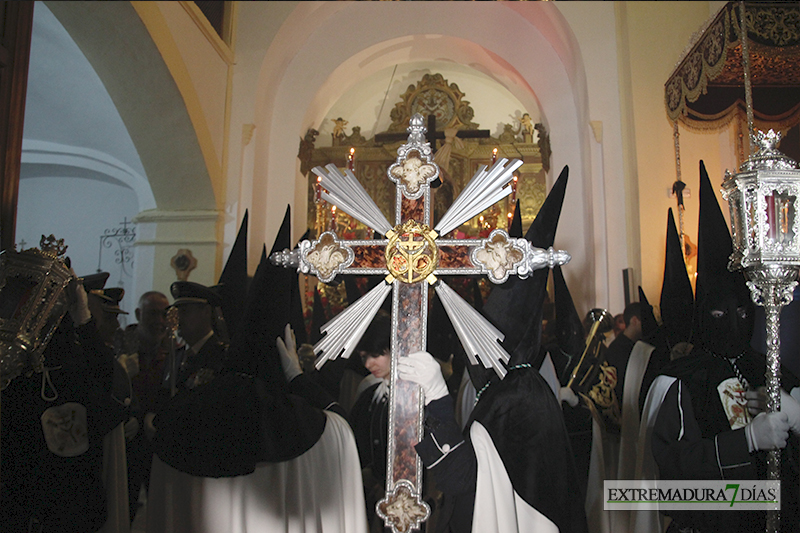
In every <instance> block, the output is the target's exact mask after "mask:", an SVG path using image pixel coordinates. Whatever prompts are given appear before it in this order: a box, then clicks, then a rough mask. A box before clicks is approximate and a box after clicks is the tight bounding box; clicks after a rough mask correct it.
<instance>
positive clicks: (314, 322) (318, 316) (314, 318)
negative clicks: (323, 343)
mask: <svg viewBox="0 0 800 533" xmlns="http://www.w3.org/2000/svg"><path fill="white" fill-rule="evenodd" d="M327 321H328V319H327V317H326V316H325V307H323V305H322V297H321V296H320V295H319V289H318V288H317V287H314V308H313V314H312V315H311V335H310V337H309V340H310V342H311V344H316V343H318V342H319V341H320V340H321V339H322V332H321V331H320V328H322V326H324V325H325V323H326V322H327Z"/></svg>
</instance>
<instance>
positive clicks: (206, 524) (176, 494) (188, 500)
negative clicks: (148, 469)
mask: <svg viewBox="0 0 800 533" xmlns="http://www.w3.org/2000/svg"><path fill="white" fill-rule="evenodd" d="M325 414H326V415H327V416H328V420H327V423H326V424H325V431H324V432H323V434H322V436H321V437H320V439H319V441H317V443H316V444H315V445H314V446H312V447H311V449H310V450H308V451H307V452H306V453H304V454H303V455H301V456H299V457H296V458H295V459H292V460H290V461H284V462H281V463H261V464H259V465H257V466H256V469H255V472H253V473H252V474H248V475H246V476H238V477H228V478H204V477H194V476H191V475H189V474H185V473H183V472H179V471H178V470H175V469H174V468H172V467H170V466H169V465H167V464H165V463H164V462H163V461H161V460H160V459H159V458H158V457H157V456H154V458H153V470H152V474H151V480H150V491H149V494H148V499H147V531H148V532H152V533H253V532H266V531H269V532H270V533H279V532H286V533H366V532H367V523H366V516H367V515H366V512H365V508H364V493H363V488H362V482H361V467H360V465H359V461H358V451H357V450H356V443H355V439H354V437H353V432H352V430H351V429H350V426H349V425H348V424H347V422H345V420H344V419H343V418H342V417H340V416H339V415H337V414H335V413H331V412H327V411H326V412H325Z"/></svg>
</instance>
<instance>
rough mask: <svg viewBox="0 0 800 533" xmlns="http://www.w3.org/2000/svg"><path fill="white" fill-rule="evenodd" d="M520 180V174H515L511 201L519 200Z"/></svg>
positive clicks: (512, 182) (512, 181)
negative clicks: (518, 184)
mask: <svg viewBox="0 0 800 533" xmlns="http://www.w3.org/2000/svg"><path fill="white" fill-rule="evenodd" d="M518 180H519V176H517V175H516V173H515V174H514V179H513V180H511V203H512V204H513V203H515V202H516V201H517V181H518Z"/></svg>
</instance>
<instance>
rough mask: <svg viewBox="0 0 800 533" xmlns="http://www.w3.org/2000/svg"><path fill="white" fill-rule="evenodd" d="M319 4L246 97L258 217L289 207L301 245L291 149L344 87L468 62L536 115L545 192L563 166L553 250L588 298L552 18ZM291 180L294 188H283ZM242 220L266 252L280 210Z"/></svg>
mask: <svg viewBox="0 0 800 533" xmlns="http://www.w3.org/2000/svg"><path fill="white" fill-rule="evenodd" d="M323 4H326V5H320V4H318V3H317V4H310V5H304V4H303V3H301V4H300V5H298V6H297V7H296V8H295V10H294V11H293V12H292V13H291V15H290V16H289V17H288V18H287V19H286V21H285V23H284V24H283V26H282V27H281V29H280V31H279V32H278V34H277V35H276V38H275V39H274V40H273V43H272V45H271V46H270V48H269V50H268V51H267V54H266V55H265V58H264V61H263V62H262V68H261V72H260V75H259V82H258V89H257V92H256V94H258V95H259V99H258V101H257V102H256V122H255V124H256V136H255V143H256V150H255V152H256V159H255V163H254V184H253V198H254V202H259V201H261V202H264V205H266V201H267V200H266V199H267V198H269V202H270V204H271V205H272V206H279V205H285V204H286V203H290V204H295V205H297V209H295V210H294V221H295V230H294V233H295V234H297V235H299V234H300V233H302V228H301V227H300V226H299V225H298V223H302V222H301V221H303V218H302V217H303V208H304V206H305V199H304V198H305V197H304V192H305V188H304V187H305V178H303V177H301V176H300V175H299V172H298V170H297V167H298V163H297V161H296V158H294V155H295V154H296V153H297V139H298V137H302V135H303V134H304V133H305V131H306V130H307V129H308V128H309V127H314V126H315V125H316V124H315V123H318V122H319V121H320V120H322V118H324V117H325V113H326V111H327V110H328V109H329V108H330V106H331V104H332V103H333V102H335V101H336V100H337V99H338V98H339V97H340V96H341V95H342V94H343V93H344V92H345V91H347V88H348V87H349V86H351V85H353V84H356V83H358V81H359V80H361V79H363V78H364V77H365V76H367V75H368V74H370V73H372V72H374V71H376V70H378V69H381V68H385V67H387V66H390V65H393V64H396V63H397V62H399V61H412V60H427V61H434V60H440V61H459V62H466V63H467V64H470V65H471V66H474V67H475V68H478V69H481V70H482V71H483V72H485V73H490V75H492V76H494V77H495V78H496V79H497V80H498V83H502V84H503V85H504V86H505V87H507V88H508V90H509V91H511V92H512V93H513V94H515V95H516V96H517V98H519V99H520V101H522V102H525V101H526V100H527V101H531V102H534V101H535V102H537V103H538V107H539V109H540V110H541V113H542V119H543V121H544V122H545V123H546V124H547V127H548V131H550V132H551V145H552V149H553V160H552V169H551V175H550V176H549V177H548V180H549V181H550V182H552V181H553V180H554V179H555V177H557V175H558V172H560V170H561V168H562V167H563V166H564V165H569V167H570V174H571V177H572V179H571V180H570V186H569V189H568V193H567V198H566V200H565V209H564V212H565V213H570V216H569V217H562V220H561V223H560V229H559V234H558V237H557V245H558V246H559V247H561V248H564V249H568V250H569V251H570V253H572V255H573V265H574V268H572V269H571V270H572V276H570V278H571V279H570V280H569V281H570V286H571V287H572V286H573V285H574V287H575V288H574V292H575V293H576V294H577V295H586V296H587V297H589V298H591V295H592V294H594V277H595V276H594V266H593V265H594V262H595V261H603V262H604V258H600V257H597V255H596V254H603V253H605V252H604V251H603V250H594V247H593V242H592V235H593V233H594V230H593V221H592V202H591V198H592V186H593V178H592V175H591V171H592V165H591V161H590V159H591V155H590V150H589V146H590V144H589V128H588V127H587V126H588V123H589V120H588V116H587V115H588V111H587V108H588V105H587V103H588V96H587V89H586V79H585V74H584V72H583V67H582V60H581V57H580V52H579V51H578V49H577V46H576V44H575V40H574V37H572V36H571V30H570V28H569V26H568V25H567V23H566V22H565V21H564V19H563V17H562V16H561V14H560V12H559V11H558V9H557V8H556V7H555V6H550V5H545V4H539V5H533V4H531V5H526V6H514V7H506V6H501V5H497V4H495V3H491V5H484V4H481V3H468V4H464V5H463V6H460V9H459V10H458V11H457V12H456V11H453V10H452V9H451V8H449V7H448V5H447V3H437V2H429V3H426V4H416V3H413V2H409V3H402V4H399V3H398V4H395V5H370V6H367V5H363V4H360V5H357V6H356V5H351V4H350V3H347V2H344V3H341V2H332V3H323ZM487 20H491V21H492V24H490V25H487V24H486V21H487ZM356 30H357V31H356ZM298 110H305V112H304V113H299V112H298ZM290 154H291V156H290ZM291 180H294V187H288V186H287V183H289V182H290V181H291ZM298 190H300V191H301V193H300V194H298V193H297V191H298ZM278 211H280V212H278ZM252 212H253V213H254V214H255V215H256V216H254V217H253V219H252V220H251V223H252V224H253V226H251V227H253V231H254V234H255V235H257V234H259V233H260V234H261V235H262V236H263V237H264V241H265V242H270V241H271V238H270V236H271V235H272V234H274V232H275V229H276V228H277V227H278V225H279V223H280V217H281V215H282V210H278V209H275V210H274V212H273V213H267V212H266V210H265V209H264V210H261V209H258V207H257V206H256V205H255V203H254V205H253V209H252ZM259 212H262V213H263V214H262V215H259ZM255 235H254V237H255ZM297 235H296V236H297ZM573 280H574V281H573Z"/></svg>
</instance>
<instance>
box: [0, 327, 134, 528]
mask: <svg viewBox="0 0 800 533" xmlns="http://www.w3.org/2000/svg"><path fill="white" fill-rule="evenodd" d="M67 320H69V318H68V319H67ZM113 365H114V358H113V354H112V352H111V350H110V349H109V348H108V347H106V346H105V345H104V344H103V343H102V341H101V340H100V338H99V336H98V334H97V328H96V326H95V323H94V321H93V320H92V321H90V322H89V323H87V324H85V325H83V326H79V327H77V328H74V330H73V328H72V327H70V326H69V325H62V326H61V327H60V329H59V330H58V331H57V333H56V334H55V335H54V337H53V339H52V340H51V342H50V344H49V346H48V347H47V349H46V350H45V366H46V367H47V368H48V369H49V370H48V372H47V374H48V375H49V379H50V381H51V382H52V386H50V385H47V386H46V387H45V391H44V396H45V397H47V398H49V399H48V400H45V399H44V398H43V397H42V396H43V394H42V379H43V375H42V374H38V373H33V374H32V375H30V376H26V375H22V376H19V377H18V378H16V379H15V380H14V381H12V382H11V383H10V384H9V385H8V387H7V388H6V389H5V390H4V391H3V392H2V430H1V434H2V439H3V440H2V447H1V448H0V450H1V451H2V458H0V463H2V487H0V531H3V532H6V531H7V532H9V533H18V532H20V531H22V532H25V531H28V527H29V524H30V523H31V522H32V523H33V524H38V526H39V527H41V531H42V532H52V533H62V532H64V531H81V532H92V531H97V530H98V529H100V528H101V527H102V526H103V524H104V523H105V522H106V519H107V510H106V491H105V488H104V486H103V479H102V470H103V437H104V436H105V435H106V433H108V432H109V431H111V430H112V429H114V428H115V427H117V426H118V425H119V424H120V422H123V421H125V420H126V419H127V417H128V407H127V406H126V405H125V404H123V403H121V402H119V401H117V400H115V399H114V398H113V395H112V384H113V374H114V367H113ZM65 404H78V405H80V406H83V407H84V408H85V409H86V434H85V438H86V439H88V449H86V450H85V451H83V452H82V453H79V454H77V455H75V456H73V457H65V456H63V455H60V454H58V453H56V452H54V451H52V450H51V449H50V448H49V447H48V445H47V442H46V440H45V433H44V429H43V423H44V422H43V420H42V415H43V414H45V413H46V412H50V413H52V412H54V411H53V410H54V409H58V408H59V407H61V406H65ZM62 408H66V409H70V411H72V412H74V409H71V408H70V406H69V405H66V406H65V407H62ZM51 421H52V419H51ZM80 425H82V424H80V423H79V424H78V425H72V428H78V427H79V426H80ZM61 426H62V429H61V430H60V433H61V435H67V434H68V433H69V435H70V439H71V440H73V442H74V441H76V440H77V441H80V440H81V439H83V438H84V436H83V435H80V434H78V433H82V431H78V433H76V432H75V431H76V430H68V428H67V421H66V420H64V421H63V422H62V424H61ZM32 531H39V529H37V528H36V526H34V527H33V529H32Z"/></svg>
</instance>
